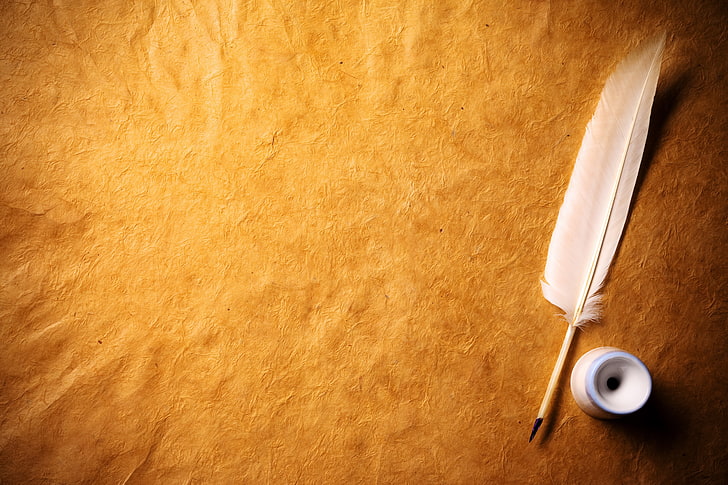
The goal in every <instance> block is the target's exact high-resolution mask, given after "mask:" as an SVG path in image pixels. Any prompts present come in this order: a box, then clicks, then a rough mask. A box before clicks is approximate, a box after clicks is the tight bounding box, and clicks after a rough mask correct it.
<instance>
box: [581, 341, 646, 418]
mask: <svg viewBox="0 0 728 485" xmlns="http://www.w3.org/2000/svg"><path fill="white" fill-rule="evenodd" d="M651 392H652V378H651V377H650V371H649V370H647V367H646V366H645V364H643V363H642V361H641V360H639V359H638V358H637V357H635V356H634V355H632V354H630V353H628V352H625V351H624V350H620V349H617V348H614V347H599V348H596V349H594V350H590V351H589V352H587V353H586V354H584V355H583V356H582V357H581V358H580V359H579V360H578V361H577V363H576V365H575V366H574V370H573V371H572V372H571V393H572V394H573V395H574V399H575V400H576V403H577V404H578V405H579V407H580V408H581V409H582V411H584V412H585V413H587V414H588V415H590V416H593V417H595V418H600V419H614V418H619V417H622V416H625V415H627V414H631V413H633V412H635V411H637V410H639V409H640V408H641V407H642V406H644V405H645V403H646V402H647V399H648V398H649V397H650V393H651Z"/></svg>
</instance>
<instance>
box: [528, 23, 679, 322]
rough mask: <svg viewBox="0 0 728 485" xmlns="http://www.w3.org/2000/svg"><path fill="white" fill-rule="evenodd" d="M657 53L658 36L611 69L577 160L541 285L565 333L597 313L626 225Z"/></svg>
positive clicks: (660, 39)
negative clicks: (558, 313)
mask: <svg viewBox="0 0 728 485" xmlns="http://www.w3.org/2000/svg"><path fill="white" fill-rule="evenodd" d="M664 45H665V35H664V34H663V35H661V36H659V37H657V38H655V39H653V40H651V41H649V42H647V43H645V44H644V45H643V46H641V47H639V48H638V49H636V50H635V51H634V52H632V53H631V54H629V55H628V56H627V57H626V58H625V59H624V60H623V61H622V62H621V63H620V64H619V65H618V66H617V68H616V70H615V71H614V73H613V74H612V75H611V76H610V77H609V79H607V82H606V85H605V86H604V90H603V91H602V95H601V98H600V100H599V104H598V105H597V109H596V112H595V113H594V116H593V117H592V119H591V121H590V122H589V124H588V125H587V128H586V133H585V135H584V139H583V141H582V145H581V148H580V150H579V154H578V155H577V157H576V163H575V165H574V171H573V173H572V175H571V181H570V182H569V187H568V188H567V190H566V195H565V196H564V203H563V205H562V206H561V209H560V211H559V216H558V219H557V221H556V227H555V228H554V232H553V235H552V236H551V244H550V245H549V251H548V257H547V260H546V269H545V270H544V281H542V283H541V287H542V290H543V294H544V296H545V297H546V299H547V300H548V301H550V302H551V303H553V304H554V305H556V306H558V307H559V308H561V309H562V310H563V311H564V317H565V318H566V319H567V320H568V321H569V322H570V324H572V325H580V324H582V323H584V322H586V321H589V320H593V319H596V318H597V317H598V316H599V313H600V308H599V295H598V291H599V290H600V288H601V286H602V284H603V283H604V280H605V278H606V276H607V271H608V270H609V266H610V263H611V262H612V259H613V257H614V253H615V251H616V249H617V245H618V244H619V240H620V238H621V236H622V230H623V229H624V225H625V222H626V220H627V214H628V212H629V206H630V201H631V199H632V192H633V191H634V186H635V182H636V180H637V173H638V172H639V167H640V161H641V159H642V153H643V151H644V147H645V140H646V138H647V129H648V126H649V120H650V110H651V108H652V101H653V98H654V96H655V89H656V87H657V77H658V75H659V72H660V61H661V57H662V50H663V48H664Z"/></svg>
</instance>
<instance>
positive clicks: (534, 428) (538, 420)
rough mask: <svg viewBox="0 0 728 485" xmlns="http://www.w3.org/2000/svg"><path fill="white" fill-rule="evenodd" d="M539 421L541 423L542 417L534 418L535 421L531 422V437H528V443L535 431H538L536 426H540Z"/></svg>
mask: <svg viewBox="0 0 728 485" xmlns="http://www.w3.org/2000/svg"><path fill="white" fill-rule="evenodd" d="M541 423H543V418H536V422H535V423H533V429H532V430H531V437H530V438H528V442H529V443H530V442H531V441H532V440H533V437H534V436H536V432H537V431H538V428H540V427H541Z"/></svg>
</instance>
